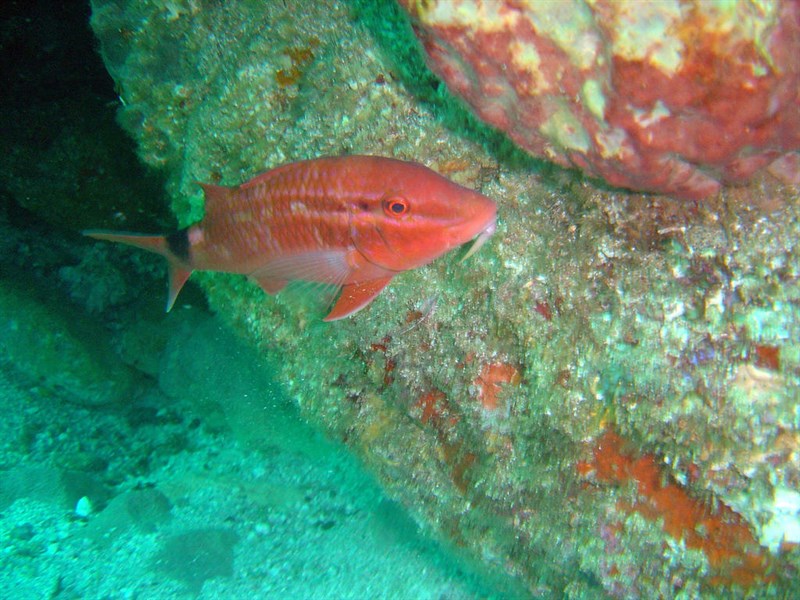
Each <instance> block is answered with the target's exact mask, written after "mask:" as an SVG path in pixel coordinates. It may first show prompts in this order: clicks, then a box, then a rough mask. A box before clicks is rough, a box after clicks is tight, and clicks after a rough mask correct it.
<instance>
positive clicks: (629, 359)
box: [92, 0, 800, 597]
mask: <svg viewBox="0 0 800 600" xmlns="http://www.w3.org/2000/svg"><path fill="white" fill-rule="evenodd" d="M434 4H435V3H433V4H432V3H427V2H425V3H418V5H419V6H420V7H422V6H434ZM730 4H731V3H727V4H726V3H720V4H719V6H723V5H724V6H728V5H730ZM733 4H737V3H733ZM750 4H751V5H752V6H754V7H755V6H760V4H757V3H750ZM779 5H780V6H781V7H787V6H788V7H789V8H785V10H789V9H790V8H791V7H792V6H796V4H795V3H790V2H783V3H779ZM549 24H550V25H552V26H554V27H555V26H558V22H557V21H550V22H549ZM92 26H93V28H94V30H95V32H96V34H97V36H98V38H99V39H100V42H101V46H102V54H103V57H104V60H105V62H106V64H107V66H108V69H109V71H110V72H111V74H112V75H113V77H114V78H115V81H116V83H117V86H118V90H119V94H120V101H121V102H120V111H119V120H120V122H121V123H122V124H123V126H124V127H125V128H126V130H127V131H128V132H129V133H130V134H131V135H132V136H133V137H134V138H135V139H136V140H137V142H138V145H139V153H140V156H141V157H142V158H143V159H144V160H145V162H147V163H148V164H150V165H152V166H154V167H157V168H159V169H161V170H163V172H164V173H165V175H166V177H167V180H168V183H167V189H168V192H169V194H170V195H171V198H172V206H173V209H174V211H175V213H176V214H177V216H178V219H179V220H180V222H181V224H182V225H186V224H189V223H192V222H195V221H197V220H199V219H200V218H201V217H202V197H201V194H200V192H199V190H198V188H197V187H196V185H195V184H194V182H195V181H205V182H217V183H222V184H226V185H230V184H235V183H238V182H241V181H244V180H247V179H248V178H250V177H252V176H253V175H255V174H256V173H258V172H260V171H264V170H266V169H268V168H271V167H273V166H276V165H278V164H281V163H284V162H290V161H293V160H297V159H304V158H311V157H316V156H322V155H341V154H348V153H360V154H377V155H383V156H392V157H397V158H402V159H408V160H414V161H417V162H421V163H423V164H425V165H427V166H429V167H431V168H432V169H434V170H436V171H438V172H439V173H442V174H444V175H446V176H447V177H449V178H450V179H452V180H454V181H456V182H458V183H460V184H462V185H465V186H466V187H469V188H472V189H475V190H477V191H480V192H481V193H483V194H485V195H486V196H489V197H490V198H493V199H494V200H495V201H497V203H498V215H499V222H498V227H497V232H496V234H495V236H494V238H493V239H492V240H491V241H490V242H489V243H488V244H487V245H486V246H485V247H484V248H483V249H482V250H481V252H479V253H477V254H476V255H475V256H474V257H472V258H471V259H470V260H469V261H468V262H466V263H463V264H459V263H458V262H457V257H455V256H448V257H445V258H443V259H440V260H439V261H437V262H435V263H433V264H432V265H430V266H428V267H426V268H424V269H419V270H416V271H413V272H409V273H406V274H404V275H403V276H402V277H401V278H398V279H397V281H396V284H395V285H393V286H392V287H391V288H390V289H388V290H386V291H385V292H384V293H383V294H382V295H381V296H380V297H378V298H377V299H376V300H375V301H374V302H373V303H372V304H371V305H370V306H369V307H367V308H365V309H364V310H363V311H362V312H361V313H359V314H358V315H357V316H356V317H354V318H352V319H347V320H344V321H340V322H337V323H335V324H326V323H322V322H320V316H321V311H320V309H319V307H317V306H314V305H313V304H304V303H299V304H298V303H297V302H296V301H295V299H293V298H289V297H288V296H282V295H278V296H276V297H274V298H267V297H265V296H264V294H263V293H262V292H261V290H259V289H258V288H257V287H256V286H254V285H252V284H250V283H248V282H246V281H245V280H244V278H242V277H240V276H236V275H223V274H204V275H202V276H201V277H199V280H200V282H201V284H202V285H203V287H204V289H205V291H206V292H207V294H208V298H209V302H210V303H211V305H212V306H213V307H214V309H215V310H217V311H218V312H219V313H220V314H222V315H224V317H225V318H227V319H228V320H229V322H230V323H231V325H232V326H233V327H235V328H236V329H237V330H238V331H239V332H240V333H241V334H242V335H244V336H245V337H246V338H248V339H250V340H252V341H253V343H255V344H257V345H259V346H261V347H262V348H264V349H266V350H269V351H270V352H271V353H273V354H275V355H279V356H280V357H281V365H280V371H281V372H280V376H281V379H282V381H283V383H284V385H285V387H286V389H287V390H288V392H289V393H290V394H291V395H292V397H293V398H294V399H295V400H296V402H297V404H298V406H299V407H300V409H301V411H302V412H303V414H304V415H305V416H306V417H307V418H308V419H309V420H311V421H313V422H315V423H318V424H319V425H320V426H322V427H323V428H324V429H325V430H326V431H327V432H328V433H329V434H330V435H331V436H334V437H336V438H339V439H341V440H344V441H345V442H346V443H347V444H348V445H349V446H350V447H351V448H352V450H353V451H354V452H355V453H356V454H357V455H359V456H360V457H361V459H362V460H363V461H364V463H365V464H367V466H368V467H369V468H371V469H372V470H373V471H374V472H375V473H376V474H377V476H378V477H379V478H380V480H381V481H382V483H383V485H384V486H385V488H386V489H387V490H389V492H390V493H391V494H392V495H393V496H394V497H395V498H398V499H400V500H401V501H402V502H403V503H404V504H406V505H407V506H408V507H410V509H411V511H412V512H413V513H414V514H415V515H416V517H417V518H418V519H419V520H421V521H424V522H426V523H427V524H428V527H429V528H430V529H432V530H434V531H436V532H437V533H438V534H439V535H441V536H442V537H444V538H447V539H449V540H452V541H453V542H454V543H455V545H456V546H457V547H459V548H461V549H462V551H463V552H465V553H466V554H468V555H470V556H472V557H474V558H477V559H479V560H480V561H481V562H482V563H483V564H484V566H485V568H486V569H487V570H489V571H491V572H494V573H500V574H504V575H506V576H508V577H509V578H511V579H513V580H515V581H517V582H518V583H520V584H521V585H522V586H523V587H524V589H526V590H527V592H528V593H530V594H538V595H547V594H554V595H567V596H570V597H586V596H589V595H596V594H598V593H602V592H605V593H608V594H611V595H614V596H620V597H630V596H635V595H640V596H643V597H656V596H659V595H660V596H665V597H670V596H676V595H679V594H686V595H688V596H690V597H691V596H694V595H698V594H700V593H704V594H712V593H716V594H719V595H725V596H729V595H731V594H732V595H734V596H739V597H743V596H744V595H745V594H748V595H757V596H769V595H774V594H779V595H780V594H783V595H787V594H788V595H791V594H792V593H793V592H792V590H793V586H796V585H797V584H796V578H793V577H792V573H794V572H796V570H797V568H798V566H800V555H799V554H798V550H797V544H798V543H800V539H798V535H797V532H798V529H800V527H798V522H799V521H800V515H799V514H798V513H800V506H796V505H793V504H791V503H788V504H787V502H786V501H785V499H786V498H791V497H792V496H791V494H787V493H785V492H786V490H792V489H797V487H798V482H800V453H799V452H798V447H799V446H800V435H799V434H798V427H800V424H798V413H797V398H798V387H799V386H798V384H799V383H800V321H799V320H798V317H799V316H800V315H798V306H799V304H798V302H799V301H800V286H798V276H799V273H800V262H798V261H799V260H800V259H798V256H797V254H796V253H794V252H792V248H793V247H794V246H795V244H796V242H797V239H798V234H799V233H800V223H799V222H798V190H797V188H796V187H791V186H789V185H786V184H784V183H781V182H779V181H777V180H775V179H773V178H772V177H771V176H770V175H768V174H766V173H760V174H758V175H757V176H756V178H755V179H754V181H753V182H752V183H751V184H750V185H748V186H746V187H737V188H722V189H721V190H719V191H718V193H716V194H714V195H712V196H711V197H710V198H709V199H708V200H707V201H706V202H704V203H702V204H701V203H696V202H676V201H674V199H671V198H668V197H665V196H645V195H639V194H633V193H627V192H621V191H615V190H611V189H608V188H605V187H602V186H598V185H597V184H596V183H587V182H586V181H584V180H583V179H582V178H581V177H580V176H579V175H578V174H577V173H575V172H570V171H563V170H561V169H558V168H554V167H552V166H550V165H548V164H547V163H544V162H541V161H538V160H535V159H531V158H529V157H527V156H525V155H523V154H522V153H520V152H518V151H516V150H514V149H513V148H512V147H511V145H510V144H509V143H508V142H507V141H505V140H504V139H503V138H500V137H498V135H497V134H496V133H493V132H491V131H490V130H489V129H487V128H486V127H485V126H483V125H481V124H480V123H478V122H477V121H476V120H475V119H474V118H473V117H472V116H471V115H470V114H469V113H468V112H467V111H466V110H465V109H464V108H463V107H462V105H460V104H459V103H458V101H456V99H454V98H453V97H452V96H450V95H449V93H448V91H447V90H446V88H445V87H444V86H443V85H441V84H440V83H439V82H437V80H436V79H435V78H434V77H433V76H432V75H431V74H430V73H429V72H427V71H426V70H425V68H424V67H423V64H422V58H421V54H420V53H419V51H418V49H417V46H416V42H415V40H414V37H413V34H412V30H411V25H410V23H409V22H407V21H406V20H405V18H404V17H403V16H402V13H401V12H400V11H399V9H398V8H397V7H396V6H395V5H394V4H393V3H391V2H388V1H384V2H376V3H374V2H367V1H357V0H354V1H353V2H333V1H323V2H291V1H287V2H266V3H260V2H245V1H241V2H227V3H222V4H220V3H204V2H195V1H192V0H170V1H168V2H165V1H163V0H162V1H156V0H152V1H136V2H125V1H124V0H123V1H119V0H117V1H114V2H104V1H99V0H97V1H95V2H93V17H92ZM521 56H523V57H524V56H525V54H524V53H523V54H522V55H521ZM792 85H796V82H795V83H794V84H792ZM587 91H588V92H592V88H591V86H590V87H589V88H588V90H587ZM595 91H597V90H595ZM587 98H589V99H591V94H589V96H587ZM592 106H596V107H597V106H599V105H597V103H595V104H594V105H593V104H591V103H589V107H590V108H591V107H592ZM733 106H734V107H735V106H736V104H735V103H734V105H733ZM656 116H658V115H654V116H653V118H655V117H656ZM575 131H577V129H576V130H575ZM570 139H573V141H574V138H570ZM562 141H564V140H562ZM567 141H569V140H567ZM645 187H646V186H645ZM661 189H667V188H661ZM714 189H717V188H716V187H714ZM708 191H709V192H711V191H713V190H712V189H711V188H709V189H708ZM98 225H100V224H98ZM610 430H614V431H616V433H614V434H613V435H615V436H620V438H619V439H624V440H626V441H625V444H626V445H630V447H631V450H630V451H628V450H625V451H623V450H619V451H617V450H615V452H616V454H614V453H612V459H609V460H611V461H612V462H613V463H614V464H616V465H617V468H628V467H627V466H626V465H629V464H630V463H631V462H632V461H634V460H635V459H634V458H631V457H636V456H642V457H648V458H647V460H649V461H652V465H650V466H652V468H651V469H650V470H649V471H648V473H652V472H656V473H660V474H661V475H660V476H661V477H663V478H664V481H663V483H661V484H660V487H656V488H654V487H653V486H650V487H649V488H646V489H645V490H643V489H642V488H641V475H642V473H641V472H640V471H638V470H636V469H631V468H628V471H626V472H624V473H617V474H615V475H613V476H612V475H608V474H605V473H598V472H597V467H596V465H597V464H598V461H600V460H601V459H602V457H603V456H604V455H603V454H602V452H598V451H596V448H597V445H598V444H602V443H603V440H608V439H611V438H608V437H606V436H608V435H610V434H609V433H607V432H608V431H610ZM613 439H617V438H613ZM626 447H627V446H626ZM648 464H649V463H648ZM587 465H588V466H587ZM591 465H595V467H594V470H593V468H592V467H591ZM650 466H648V468H650ZM656 466H657V467H658V469H656V468H655V467H656ZM648 476H649V475H648ZM654 489H655V490H656V491H658V492H663V493H661V494H660V495H659V496H658V498H659V502H661V501H663V502H667V503H669V502H672V503H673V504H672V505H667V506H661V505H659V508H658V509H657V510H656V509H652V508H651V504H652V502H654V500H653V493H655V492H653V493H650V492H648V491H647V490H650V491H652V490H654ZM695 499H698V502H701V504H699V505H698V504H695V502H694V500H695ZM648 503H650V504H648ZM697 506H702V507H703V508H702V509H697V510H702V511H705V510H706V507H707V508H708V511H710V512H709V513H708V514H709V515H711V516H709V517H707V518H706V519H705V521H701V520H700V519H697V520H694V521H693V520H692V519H691V518H688V517H687V518H686V519H685V520H683V521H681V522H682V523H688V524H690V525H692V526H699V527H700V528H701V529H702V530H703V531H702V532H700V533H699V534H695V533H691V535H690V533H688V532H687V530H685V529H681V528H680V527H671V526H669V522H671V521H669V520H670V519H675V518H677V517H676V515H683V514H684V512H681V511H691V510H695V507H697ZM731 513H735V514H736V517H735V518H734V517H732V516H731ZM702 514H705V513H702ZM715 515H722V516H721V517H719V519H717V518H716V517H715ZM719 520H728V521H731V520H734V521H735V522H736V523H737V524H741V525H742V526H743V527H744V528H746V529H747V531H748V535H744V534H741V535H738V537H731V536H730V535H728V534H725V533H724V531H726V530H725V529H724V528H722V527H719V528H717V529H718V532H715V531H712V529H714V528H715V527H716V526H717V524H718V521H719ZM737 531H739V530H737ZM682 532H683V533H682ZM698 535H699V536H700V538H701V539H702V540H703V542H702V543H700V542H696V541H695V540H697V536H698ZM715 535H720V536H721V537H719V538H715V539H713V540H711V538H713V536H715ZM726 535H727V537H725V536H726ZM748 536H749V537H748ZM554 540H556V541H557V542H556V543H554ZM708 540H711V541H708ZM725 540H733V541H730V542H729V543H731V544H736V547H735V548H729V549H724V548H723V549H722V550H719V551H718V552H723V553H724V556H732V559H731V560H733V561H736V560H738V559H737V555H736V554H735V553H736V552H741V553H740V554H739V555H738V556H744V557H747V556H756V557H757V558H756V559H746V558H745V559H742V560H751V561H752V564H750V565H748V566H747V567H748V568H747V577H746V578H744V577H742V578H739V577H735V576H727V575H726V576H723V575H725V574H729V573H739V572H741V570H740V571H736V567H737V565H731V564H729V563H725V564H724V565H722V567H724V569H727V570H726V571H725V574H720V572H719V569H720V568H721V567H720V564H721V563H720V562H719V554H717V555H713V556H712V555H711V554H709V552H708V548H715V549H718V548H719V547H720V544H723V545H724V544H725V543H726V541H725ZM754 542H755V543H754ZM742 547H744V549H743V550H742ZM761 557H763V560H762V558H761ZM767 557H768V558H767ZM751 567H752V568H751ZM794 591H795V592H796V590H794Z"/></svg>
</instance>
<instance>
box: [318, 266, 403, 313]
mask: <svg viewBox="0 0 800 600" xmlns="http://www.w3.org/2000/svg"><path fill="white" fill-rule="evenodd" d="M391 280H392V275H390V276H388V277H381V278H380V279H372V280H370V281H362V282H361V283H351V284H348V285H344V286H342V293H341V294H340V295H339V299H338V300H336V304H334V306H333V308H332V309H331V312H329V313H328V316H327V317H325V318H324V319H322V320H323V321H336V320H337V319H343V318H344V317H349V316H350V315H352V314H355V313H357V312H358V311H360V310H361V309H362V308H364V307H365V306H366V305H367V304H369V303H370V302H372V300H373V298H375V296H377V295H378V294H380V293H381V290H382V289H383V288H385V287H386V285H387V284H388V283H389V282H390V281H391Z"/></svg>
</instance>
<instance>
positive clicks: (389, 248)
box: [85, 156, 496, 320]
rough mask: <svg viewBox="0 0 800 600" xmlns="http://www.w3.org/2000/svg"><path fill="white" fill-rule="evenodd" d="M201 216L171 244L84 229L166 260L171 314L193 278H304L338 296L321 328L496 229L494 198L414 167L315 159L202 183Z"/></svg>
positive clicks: (168, 239)
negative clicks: (206, 274)
mask: <svg viewBox="0 0 800 600" xmlns="http://www.w3.org/2000/svg"><path fill="white" fill-rule="evenodd" d="M203 190H204V192H205V197H206V211H205V213H206V214H205V216H204V218H203V219H202V220H201V221H200V222H198V223H195V224H194V225H192V226H190V227H189V228H187V229H186V230H182V231H181V232H176V233H173V234H171V235H169V236H146V235H140V234H124V233H117V232H111V231H100V230H95V231H87V232H85V233H86V234H87V235H90V236H92V237H95V238H97V239H102V240H107V241H114V242H121V243H125V244H129V245H132V246H136V247H139V248H143V249H146V250H149V251H151V252H157V253H159V254H161V255H163V256H164V257H165V258H166V259H167V261H168V264H169V267H170V293H169V297H168V302H167V309H168V310H169V308H170V307H171V306H172V303H173V302H174V300H175V297H176V296H177V294H178V292H179V291H180V289H181V286H182V285H183V283H184V282H185V281H186V279H188V277H189V275H190V274H191V273H192V271H195V270H206V271H224V272H229V273H240V274H244V275H247V276H248V277H250V278H251V279H252V280H254V281H255V282H256V283H258V284H259V285H260V286H261V287H262V288H263V289H264V290H265V291H266V292H268V293H270V294H273V293H277V292H278V291H280V290H281V289H282V288H283V287H284V286H285V285H286V283H287V282H288V281H291V280H295V279H300V280H306V281H316V282H321V283H328V284H333V285H335V286H337V287H340V288H341V293H340V294H339V297H338V300H337V302H336V304H335V305H334V307H333V309H332V310H331V312H330V313H329V314H328V316H327V317H326V318H325V320H335V319H340V318H342V317H345V316H348V315H351V314H354V313H356V312H358V311H359V310H360V309H361V308H363V307H364V306H366V305H367V304H369V303H370V302H371V301H372V299H373V298H374V297H375V296H377V295H378V294H379V293H380V291H381V290H382V289H383V288H384V287H385V286H386V285H387V284H388V283H389V281H391V279H392V278H393V277H394V276H395V275H397V274H398V273H400V272H402V271H405V270H408V269H413V268H417V267H420V266H422V265H425V264H427V263H429V262H431V261H432V260H434V259H435V258H436V257H438V256H440V255H442V254H444V253H445V252H447V251H449V250H451V249H453V248H454V247H456V246H459V245H461V244H463V243H466V242H468V241H469V240H471V239H475V243H474V244H473V247H472V249H471V250H470V252H469V253H468V254H467V256H468V255H469V254H471V253H472V252H474V251H475V250H476V249H477V248H478V247H479V246H480V245H481V244H482V243H483V242H484V241H485V240H486V239H487V238H488V237H489V236H490V235H491V234H492V233H493V232H494V228H495V215H496V206H495V204H494V202H492V200H490V199H489V198H487V197H486V196H483V195H482V194H479V193H477V192H474V191H472V190H470V189H468V188H465V187H462V186H460V185H458V184H455V183H453V182H451V181H449V180H447V179H446V178H444V177H442V176H441V175H439V174H437V173H435V172H434V171H432V170H430V169H428V168H427V167H424V166H423V165H419V164H416V163H411V162H405V161H400V160H396V159H391V158H383V157H376V156H344V157H330V158H319V159H313V160H307V161H300V162H297V163H290V164H287V165H283V166H281V167H277V168H275V169H272V170H271V171H267V172H266V173H263V174H261V175H258V176H256V177H254V178H253V179H251V180H249V181H247V182H244V183H242V184H241V185H239V186H236V187H223V186H218V185H203Z"/></svg>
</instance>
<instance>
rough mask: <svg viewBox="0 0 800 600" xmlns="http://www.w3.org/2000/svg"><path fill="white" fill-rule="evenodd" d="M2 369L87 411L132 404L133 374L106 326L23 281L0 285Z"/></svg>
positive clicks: (6, 281)
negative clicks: (118, 354) (112, 343)
mask: <svg viewBox="0 0 800 600" xmlns="http://www.w3.org/2000/svg"><path fill="white" fill-rule="evenodd" d="M0 314H2V315H3V318H2V320H0V367H2V368H5V369H8V370H10V371H12V372H13V373H14V374H15V375H17V376H19V377H22V378H23V381H24V382H25V383H27V384H28V385H31V386H37V387H41V388H43V389H44V390H46V391H48V392H50V393H52V394H54V395H57V396H59V397H62V398H65V399H67V400H69V401H71V402H75V403H77V404H81V405H83V406H102V405H104V404H111V403H118V402H124V401H126V400H130V397H131V393H132V390H133V383H134V374H133V373H132V372H131V371H129V370H128V369H127V368H126V367H125V366H124V365H121V364H120V363H119V361H118V360H116V359H115V355H114V353H113V351H112V350H111V348H110V347H109V343H108V336H107V335H106V333H105V331H104V330H103V329H102V327H101V326H99V325H98V324H96V323H94V322H93V321H91V320H89V319H87V317H86V316H85V315H84V314H83V313H81V312H80V311H78V310H75V309H72V308H70V307H69V305H65V304H64V303H56V302H53V301H48V300H47V299H46V298H45V297H43V295H42V292H41V290H38V289H37V288H36V287H35V286H34V285H33V284H26V283H25V282H24V280H22V279H20V278H17V279H15V280H8V279H0Z"/></svg>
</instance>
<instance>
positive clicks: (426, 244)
mask: <svg viewBox="0 0 800 600" xmlns="http://www.w3.org/2000/svg"><path fill="white" fill-rule="evenodd" d="M400 164H401V165H402V168H401V169H399V171H400V172H399V173H398V172H397V171H395V169H397V167H396V166H395V167H394V169H393V172H392V176H391V177H389V178H388V179H389V180H390V181H387V185H386V186H382V187H381V192H380V193H373V194H370V195H364V196H362V197H361V198H359V199H358V200H357V201H356V202H354V203H353V205H352V207H351V214H350V236H351V239H352V242H353V244H354V246H355V247H356V248H357V249H358V251H359V252H360V253H361V254H362V255H363V256H364V258H365V259H366V260H368V261H369V262H370V263H372V264H374V265H376V266H378V267H381V268H383V269H386V270H389V271H405V270H408V269H414V268H416V267H420V266H422V265H425V264H428V263H429V262H431V261H432V260H434V259H435V258H437V257H439V256H441V255H442V254H445V253H446V252H448V251H450V250H452V249H453V248H456V247H458V246H461V245H462V244H465V243H467V242H469V241H470V240H472V239H475V244H474V245H473V247H472V249H471V250H470V251H469V253H468V254H467V256H469V255H470V254H472V253H473V252H474V251H475V250H477V249H478V247H479V246H481V245H482V244H483V242H485V241H486V239H488V237H489V236H490V235H491V234H492V233H493V232H494V227H495V218H496V213H497V207H496V205H495V203H494V202H493V201H492V200H491V199H489V198H487V197H486V196H484V195H482V194H479V193H478V192H475V191H473V190H470V189H468V188H465V187H463V186H460V185H458V184H456V183H453V182H452V181H449V180H448V179H446V178H444V177H442V176H441V175H439V174H437V173H435V172H434V171H431V170H430V169H428V168H426V167H424V166H422V165H417V164H413V163H400ZM384 177H386V174H384Z"/></svg>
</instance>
